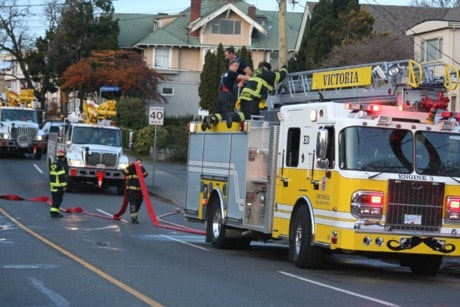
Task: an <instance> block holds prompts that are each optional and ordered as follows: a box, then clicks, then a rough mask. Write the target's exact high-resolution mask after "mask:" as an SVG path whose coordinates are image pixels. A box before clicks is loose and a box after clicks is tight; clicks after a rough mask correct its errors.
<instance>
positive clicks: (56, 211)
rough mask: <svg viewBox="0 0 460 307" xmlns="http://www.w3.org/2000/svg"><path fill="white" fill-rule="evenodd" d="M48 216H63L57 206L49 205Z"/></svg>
mask: <svg viewBox="0 0 460 307" xmlns="http://www.w3.org/2000/svg"><path fill="white" fill-rule="evenodd" d="M50 217H51V218H53V219H55V218H61V217H64V216H63V215H62V214H61V213H59V208H55V207H51V208H50Z"/></svg>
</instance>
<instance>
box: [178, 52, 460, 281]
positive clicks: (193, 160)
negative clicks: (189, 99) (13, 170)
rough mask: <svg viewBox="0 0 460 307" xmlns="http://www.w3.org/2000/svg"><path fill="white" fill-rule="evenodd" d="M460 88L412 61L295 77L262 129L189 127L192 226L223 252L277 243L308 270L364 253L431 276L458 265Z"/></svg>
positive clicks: (454, 73) (273, 102)
mask: <svg viewBox="0 0 460 307" xmlns="http://www.w3.org/2000/svg"><path fill="white" fill-rule="evenodd" d="M458 80H459V72H458V69H457V68H455V67H453V66H450V65H444V64H443V65H440V64H436V65H421V64H419V63H417V62H414V61H412V60H404V61H395V62H381V63H372V64H363V65H358V66H348V67H341V68H334V69H322V70H315V71H306V72H297V73H291V74H289V75H288V77H287V78H286V80H285V81H284V82H283V84H281V85H280V86H279V87H278V88H277V91H276V93H273V95H271V96H269V97H268V98H267V104H268V106H269V108H268V110H266V111H264V112H263V115H262V116H259V117H258V118H252V119H251V120H247V121H244V122H242V123H233V126H232V127H231V128H227V127H226V124H225V123H218V124H217V125H215V126H214V127H213V128H212V129H210V130H207V131H201V123H199V122H191V123H190V124H189V133H190V138H189V154H188V165H187V187H186V204H185V211H184V213H185V216H186V217H187V219H188V220H190V221H198V222H204V223H206V241H207V242H211V243H212V245H213V246H215V247H216V248H247V247H249V245H250V242H251V241H254V240H261V241H268V240H275V241H280V242H286V243H288V244H289V258H290V260H292V261H293V262H294V264H295V265H296V266H298V267H302V268H315V267H318V265H319V264H320V261H321V257H322V254H323V253H324V252H328V253H331V252H335V253H357V254H362V255H369V256H373V257H376V256H377V257H378V256H382V257H388V256H394V257H395V258H397V259H399V261H400V264H401V265H402V266H408V267H410V269H411V271H412V272H413V273H415V274H423V275H434V274H436V273H437V272H438V270H439V268H440V266H441V262H442V259H443V257H445V256H446V257H458V256H460V188H459V184H460V124H459V122H460V113H457V112H452V111H448V110H449V109H450V108H449V101H450V99H449V95H450V94H451V91H452V90H454V89H455V88H456V87H457V86H458Z"/></svg>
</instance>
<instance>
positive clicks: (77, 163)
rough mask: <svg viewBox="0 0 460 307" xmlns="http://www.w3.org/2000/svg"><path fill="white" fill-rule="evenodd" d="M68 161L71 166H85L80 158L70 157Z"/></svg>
mask: <svg viewBox="0 0 460 307" xmlns="http://www.w3.org/2000/svg"><path fill="white" fill-rule="evenodd" d="M68 163H69V166H74V167H82V166H84V164H83V161H82V160H78V159H69V160H68Z"/></svg>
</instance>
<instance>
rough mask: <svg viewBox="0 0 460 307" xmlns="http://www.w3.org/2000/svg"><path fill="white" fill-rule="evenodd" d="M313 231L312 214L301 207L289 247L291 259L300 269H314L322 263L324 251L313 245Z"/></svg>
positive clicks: (296, 216)
mask: <svg viewBox="0 0 460 307" xmlns="http://www.w3.org/2000/svg"><path fill="white" fill-rule="evenodd" d="M311 241H312V229H311V218H310V214H309V212H308V210H307V207H306V206H305V205H303V206H300V208H299V210H297V212H296V215H295V217H294V227H292V230H291V239H290V244H289V245H290V246H289V254H290V258H291V257H292V260H293V262H294V264H295V265H296V266H297V267H299V268H308V269H313V268H317V267H318V266H319V265H320V263H321V258H322V249H321V248H320V247H317V246H312V245H311Z"/></svg>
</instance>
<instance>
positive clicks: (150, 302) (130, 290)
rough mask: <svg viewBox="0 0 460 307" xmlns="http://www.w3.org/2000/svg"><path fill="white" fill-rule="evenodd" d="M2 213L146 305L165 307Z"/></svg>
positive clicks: (0, 211)
mask: <svg viewBox="0 0 460 307" xmlns="http://www.w3.org/2000/svg"><path fill="white" fill-rule="evenodd" d="M0 213H1V214H3V215H4V216H6V217H7V218H8V219H9V220H11V221H12V222H13V223H15V224H16V225H18V226H19V227H20V228H22V229H23V230H25V231H26V232H28V233H29V234H31V235H32V236H34V237H35V238H37V239H39V240H40V241H42V242H43V243H45V244H47V245H49V246H51V247H52V248H54V249H55V250H57V251H59V252H61V253H62V254H64V255H66V256H67V257H69V258H70V259H72V260H74V261H75V262H77V263H79V264H81V265H82V266H84V267H85V268H87V269H89V270H90V271H92V272H94V273H96V274H97V275H99V276H101V277H102V278H105V279H106V280H108V281H109V282H111V283H112V284H114V285H116V286H118V287H120V288H121V289H122V290H124V291H126V292H128V293H130V294H132V295H133V296H135V297H137V298H138V299H140V300H141V301H144V302H145V303H146V304H148V305H150V306H155V307H160V306H163V305H161V304H160V303H158V302H157V301H155V300H153V299H151V298H150V297H148V296H146V295H144V294H142V293H140V292H139V291H137V290H135V289H133V288H131V287H130V286H128V285H127V284H125V283H123V282H121V281H119V280H118V279H116V278H114V277H112V276H110V275H109V274H107V273H105V272H104V271H102V270H100V269H98V268H97V267H95V266H94V265H92V264H90V263H89V262H86V261H85V260H83V259H81V258H80V257H78V256H76V255H74V254H72V253H71V252H69V251H67V250H65V249H63V248H62V247H60V246H59V245H57V244H55V243H53V242H51V241H50V240H48V239H46V238H44V237H42V236H41V235H39V234H38V233H36V232H34V231H33V230H31V229H30V228H28V227H27V226H25V225H24V224H22V223H21V222H19V221H18V220H16V219H15V218H13V217H12V216H11V215H9V214H8V213H7V212H6V211H5V210H3V209H2V208H0Z"/></svg>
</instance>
